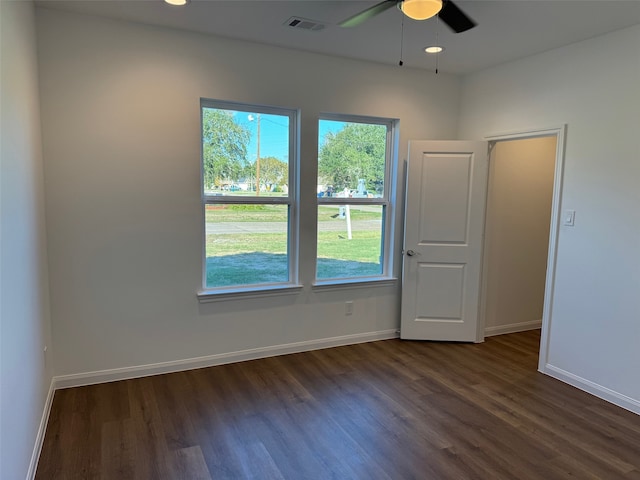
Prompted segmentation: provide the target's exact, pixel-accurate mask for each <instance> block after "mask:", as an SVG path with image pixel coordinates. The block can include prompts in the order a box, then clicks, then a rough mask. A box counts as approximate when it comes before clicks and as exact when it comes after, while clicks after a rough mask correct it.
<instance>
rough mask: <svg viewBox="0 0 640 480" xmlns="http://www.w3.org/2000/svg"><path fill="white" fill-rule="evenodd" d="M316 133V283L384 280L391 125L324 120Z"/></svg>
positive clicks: (346, 119)
mask: <svg viewBox="0 0 640 480" xmlns="http://www.w3.org/2000/svg"><path fill="white" fill-rule="evenodd" d="M318 134H319V135H318V181H317V197H318V236H317V261H316V279H317V280H318V281H321V282H325V281H330V280H343V279H353V278H366V277H386V276H388V275H389V273H388V272H389V265H388V264H389V262H388V261H387V259H388V252H389V245H390V228H389V225H391V222H390V221H389V220H390V219H389V215H390V208H389V197H390V195H389V184H390V172H391V163H392V162H391V157H392V155H391V153H392V151H393V121H391V120H386V119H374V118H363V117H349V116H342V115H331V116H323V117H322V118H321V119H320V120H319V123H318Z"/></svg>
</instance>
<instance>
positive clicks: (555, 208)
mask: <svg viewBox="0 0 640 480" xmlns="http://www.w3.org/2000/svg"><path fill="white" fill-rule="evenodd" d="M566 133H567V124H566V123H565V124H562V125H560V126H555V127H549V128H539V129H532V130H524V131H522V130H521V131H514V132H507V133H502V134H495V135H487V136H485V140H487V141H489V142H496V141H504V140H516V139H525V138H535V137H549V136H554V135H555V137H556V169H555V173H554V180H553V199H552V201H551V224H550V229H549V254H548V257H547V276H546V279H545V286H544V306H543V309H542V332H541V335H540V355H539V359H538V369H539V370H540V371H541V372H542V371H544V366H545V365H546V364H547V362H548V359H549V336H550V335H551V311H552V309H553V294H554V288H555V280H556V264H557V255H558V235H559V231H560V217H561V215H560V208H561V203H560V199H561V197H562V185H563V175H564V152H565V137H566ZM483 320H484V318H483Z"/></svg>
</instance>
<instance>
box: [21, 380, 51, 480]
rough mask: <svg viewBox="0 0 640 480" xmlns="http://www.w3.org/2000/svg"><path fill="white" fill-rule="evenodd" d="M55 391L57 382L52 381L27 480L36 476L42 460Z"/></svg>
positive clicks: (31, 479)
mask: <svg viewBox="0 0 640 480" xmlns="http://www.w3.org/2000/svg"><path fill="white" fill-rule="evenodd" d="M55 389H56V388H55V381H54V379H51V383H50V384H49V392H48V393H47V399H46V400H45V402H44V408H43V410H42V418H41V419H40V426H39V427H38V433H37V434H36V441H35V443H34V445H33V453H32V454H31V461H30V462H29V470H28V471H27V480H33V479H34V478H35V476H36V470H37V469H38V461H39V460H40V453H41V452H42V445H43V443H44V435H45V433H46V431H47V424H48V423H49V414H50V413H51V405H52V404H53V394H54V392H55Z"/></svg>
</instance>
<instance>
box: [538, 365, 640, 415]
mask: <svg viewBox="0 0 640 480" xmlns="http://www.w3.org/2000/svg"><path fill="white" fill-rule="evenodd" d="M539 371H540V372H542V373H544V374H546V375H549V376H550V377H553V378H556V379H558V380H560V381H562V382H564V383H568V384H569V385H571V386H573V387H576V388H578V389H580V390H582V391H584V392H587V393H590V394H591V395H595V396H596V397H598V398H601V399H603V400H606V401H607V402H609V403H613V404H614V405H617V406H619V407H622V408H624V409H625V410H629V411H630V412H633V413H635V414H638V415H640V401H639V400H636V399H634V398H631V397H628V396H626V395H623V394H622V393H618V392H616V391H614V390H611V389H609V388H607V387H603V386H602V385H598V384H597V383H594V382H592V381H590V380H587V379H585V378H582V377H579V376H578V375H574V374H573V373H570V372H567V371H566V370H563V369H561V368H558V367H554V366H553V365H550V364H548V363H547V364H546V365H545V366H544V367H543V368H541V369H539Z"/></svg>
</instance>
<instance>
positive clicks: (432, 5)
mask: <svg viewBox="0 0 640 480" xmlns="http://www.w3.org/2000/svg"><path fill="white" fill-rule="evenodd" d="M400 10H402V13H404V14H405V15H406V16H407V17H409V18H412V19H414V20H426V19H427V18H431V17H433V16H435V15H437V14H438V12H439V11H440V10H442V0H404V1H403V2H401V3H400Z"/></svg>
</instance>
